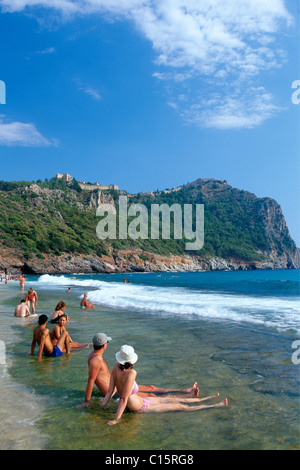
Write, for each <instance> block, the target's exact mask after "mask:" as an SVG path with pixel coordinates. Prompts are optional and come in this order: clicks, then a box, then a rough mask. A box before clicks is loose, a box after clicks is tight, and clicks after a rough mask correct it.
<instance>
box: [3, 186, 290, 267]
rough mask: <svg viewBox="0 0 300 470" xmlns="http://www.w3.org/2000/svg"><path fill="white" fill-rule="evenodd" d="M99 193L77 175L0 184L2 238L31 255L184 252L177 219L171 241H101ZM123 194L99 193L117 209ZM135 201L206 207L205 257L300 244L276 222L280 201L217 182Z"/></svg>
mask: <svg viewBox="0 0 300 470" xmlns="http://www.w3.org/2000/svg"><path fill="white" fill-rule="evenodd" d="M225 183H226V182H225ZM32 184H35V185H36V186H35V189H30V188H29V186H30V185H32ZM26 187H27V188H26ZM39 188H40V190H39ZM97 195H98V192H97V191H91V192H89V191H84V190H81V188H80V186H79V184H78V182H77V181H76V180H73V181H72V182H71V183H66V182H64V181H63V180H58V179H56V178H52V179H50V180H49V181H48V180H45V181H44V182H42V181H41V180H38V181H37V182H5V181H0V211H1V212H0V213H1V218H0V237H1V240H2V243H3V244H4V245H5V246H7V247H11V248H14V247H18V248H21V249H22V250H23V253H24V255H25V257H26V258H27V259H30V258H31V257H32V256H33V255H36V256H38V257H40V258H43V256H44V255H45V254H54V255H60V254H62V253H69V254H95V255H99V256H100V255H101V254H106V255H107V254H109V252H110V249H111V248H113V249H114V250H118V249H122V248H125V247H139V248H141V249H142V250H144V251H149V252H153V253H158V254H163V255H169V254H175V255H183V254H185V253H186V252H185V249H184V248H185V242H186V241H190V240H185V239H182V240H174V239H173V237H172V218H171V239H170V240H162V239H159V240H151V239H146V240H141V239H138V240H131V239H130V238H129V239H127V240H119V239H117V240H113V241H101V240H99V239H98V238H97V236H96V226H97V224H98V222H99V220H100V219H99V217H96V207H95V202H94V201H95V200H96V197H97ZM119 195H120V193H119V192H118V191H102V195H101V197H102V201H103V198H104V202H107V203H112V202H114V203H115V205H116V208H117V210H118V198H119ZM93 197H94V200H93ZM133 203H136V204H143V205H145V206H146V207H147V209H148V214H150V213H151V210H150V208H151V204H154V203H155V204H167V205H168V206H172V204H180V205H181V206H182V207H183V204H193V205H195V204H204V209H205V241H204V247H203V248H202V249H201V250H200V251H199V252H198V253H197V252H193V253H194V254H199V255H201V256H202V257H203V258H211V257H220V258H235V259H239V260H245V261H251V260H260V259H263V258H265V256H266V253H268V252H270V250H273V251H274V250H275V251H276V252H277V253H278V254H281V253H283V252H284V251H286V250H289V249H292V250H294V249H295V244H294V242H293V240H292V239H291V238H290V236H289V234H288V230H287V229H286V230H285V231H281V232H280V231H279V230H278V228H277V227H276V218H275V219H274V220H272V221H271V222H270V217H269V212H270V208H271V209H274V211H275V212H276V211H277V218H278V225H279V226H282V220H281V219H283V216H282V214H281V211H280V208H279V206H278V204H277V203H276V202H275V201H273V200H271V199H269V198H265V199H259V198H257V197H256V196H254V195H253V194H251V193H248V192H245V191H241V190H238V189H235V188H232V187H231V186H229V185H227V184H224V183H222V184H221V183H220V182H218V181H216V180H198V181H197V182H195V183H191V184H188V185H186V186H183V187H182V188H181V189H180V190H178V191H172V192H157V193H155V194H146V195H145V194H138V195H134V196H131V197H130V198H128V205H129V206H130V205H131V204H133ZM278 208H279V212H278ZM149 219H150V217H149ZM279 219H280V220H279ZM117 220H118V219H117ZM283 221H284V219H283ZM128 222H130V218H129V219H128ZM194 222H195V221H194ZM149 224H150V220H149ZM284 225H285V224H284ZM149 234H150V226H149ZM141 256H143V255H141Z"/></svg>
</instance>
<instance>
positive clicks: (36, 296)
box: [34, 291, 38, 307]
mask: <svg viewBox="0 0 300 470" xmlns="http://www.w3.org/2000/svg"><path fill="white" fill-rule="evenodd" d="M34 294H35V300H36V304H35V305H36V307H37V304H38V295H37V293H36V292H35V291H34Z"/></svg>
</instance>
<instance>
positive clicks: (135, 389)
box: [117, 369, 139, 398]
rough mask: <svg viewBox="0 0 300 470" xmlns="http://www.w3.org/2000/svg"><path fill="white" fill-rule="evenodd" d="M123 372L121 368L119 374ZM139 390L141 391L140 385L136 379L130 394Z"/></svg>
mask: <svg viewBox="0 0 300 470" xmlns="http://www.w3.org/2000/svg"><path fill="white" fill-rule="evenodd" d="M122 372H123V371H122V370H121V369H119V370H118V372H117V373H118V375H120V374H121V373H122ZM138 391H139V386H138V384H137V383H136V381H134V384H133V387H132V390H131V393H130V396H131V395H135V394H136V393H137V392H138ZM120 398H122V397H121V395H120Z"/></svg>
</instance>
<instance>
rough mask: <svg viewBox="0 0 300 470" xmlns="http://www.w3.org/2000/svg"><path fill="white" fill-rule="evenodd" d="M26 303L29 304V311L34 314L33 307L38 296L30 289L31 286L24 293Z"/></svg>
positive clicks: (36, 303) (36, 302)
mask: <svg viewBox="0 0 300 470" xmlns="http://www.w3.org/2000/svg"><path fill="white" fill-rule="evenodd" d="M26 304H27V305H29V306H30V305H31V313H32V315H34V314H35V307H37V305H38V296H37V293H36V292H35V290H33V289H32V287H30V288H29V290H28V292H27V294H26Z"/></svg>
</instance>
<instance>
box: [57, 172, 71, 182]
mask: <svg viewBox="0 0 300 470" xmlns="http://www.w3.org/2000/svg"><path fill="white" fill-rule="evenodd" d="M55 176H56V178H57V179H59V180H64V181H65V182H66V183H69V182H70V181H72V180H73V176H71V175H69V173H64V174H63V175H62V174H61V173H56V175H55Z"/></svg>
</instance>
